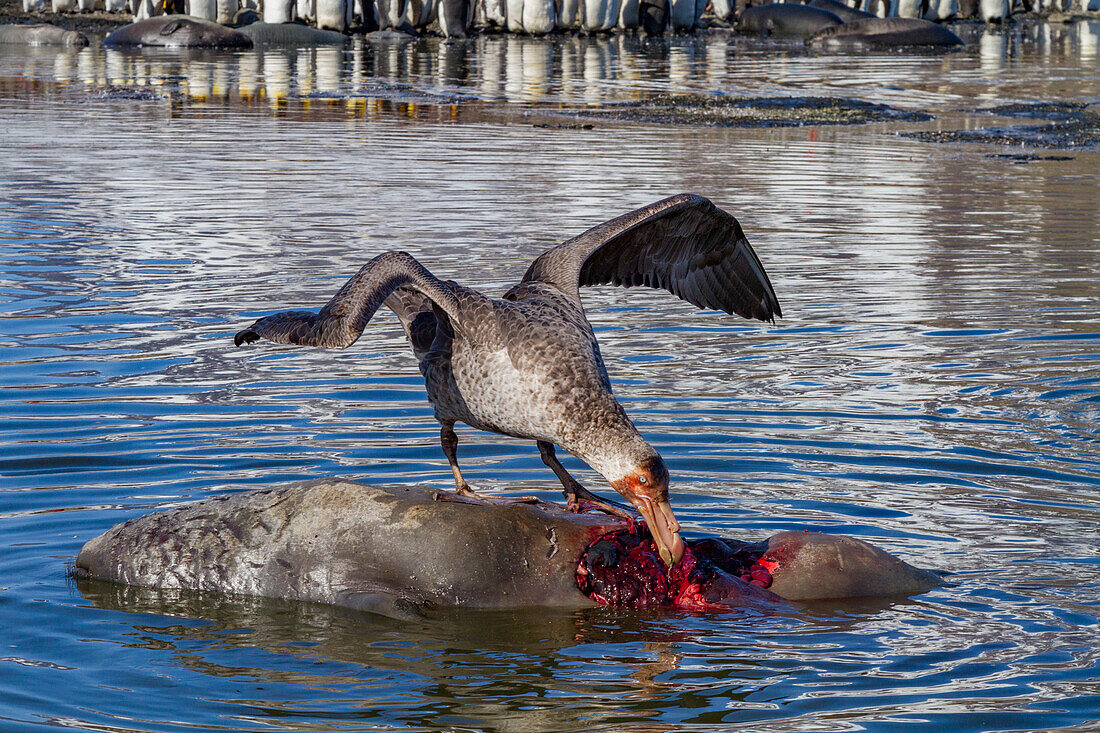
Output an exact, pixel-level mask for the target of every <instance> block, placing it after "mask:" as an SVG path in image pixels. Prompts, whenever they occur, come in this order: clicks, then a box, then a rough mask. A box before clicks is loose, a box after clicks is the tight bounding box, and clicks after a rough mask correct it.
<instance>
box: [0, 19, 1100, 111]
mask: <svg viewBox="0 0 1100 733" xmlns="http://www.w3.org/2000/svg"><path fill="white" fill-rule="evenodd" d="M970 41H971V46H970V47H969V48H968V49H966V50H964V51H962V52H958V53H949V54H939V55H936V54H925V55H914V56H906V55H904V54H889V55H874V54H871V55H866V56H823V55H814V54H808V53H807V52H806V51H805V50H803V49H801V48H800V47H797V46H790V47H786V46H785V47H783V49H782V51H781V52H779V53H776V52H774V49H773V50H772V51H771V52H770V53H764V51H762V50H760V49H758V48H754V45H753V44H759V43H762V42H760V41H755V40H753V39H746V38H741V37H730V36H726V35H722V34H709V35H702V36H696V37H686V36H675V37H671V38H668V39H642V38H639V37H636V36H632V35H629V34H621V35H614V36H591V37H581V36H567V37H561V38H528V37H519V36H499V35H482V36H478V37H475V38H472V39H468V40H467V41H464V42H444V41H441V40H440V39H436V38H421V39H405V40H399V41H393V42H389V41H384V42H364V41H357V42H356V43H355V44H353V45H352V46H351V47H349V48H336V47H323V48H318V49H309V48H304V49H262V50H253V51H248V52H239V53H230V54H215V53H201V52H177V53H172V52H165V51H163V50H161V51H152V50H150V51H147V52H135V51H126V52H122V51H117V50H104V49H103V48H102V47H99V46H95V45H93V46H91V47H88V48H86V49H83V50H82V51H80V52H79V53H72V52H63V53H59V52H57V51H52V52H46V51H40V52H38V53H39V54H40V55H39V56H37V57H33V58H29V59H28V58H26V57H13V56H7V57H3V58H6V59H7V63H9V64H12V63H14V64H17V65H19V67H20V68H19V73H21V74H23V75H29V76H31V77H35V76H37V77H48V78H51V79H54V80H57V81H68V80H80V81H81V82H83V84H84V85H85V87H86V88H88V89H100V88H102V87H104V86H115V87H141V86H152V87H160V88H163V89H164V90H165V92H166V93H169V94H174V93H175V92H176V91H179V93H180V94H182V95H183V96H184V97H190V98H192V99H193V100H195V101H203V102H206V103H209V102H211V101H212V100H230V101H231V100H235V99H243V100H245V101H248V100H252V99H255V98H256V96H257V95H258V94H260V93H263V94H265V95H266V96H268V97H269V98H270V100H271V102H272V104H273V105H274V108H275V109H279V110H282V109H283V108H284V107H285V106H286V103H287V102H289V101H290V100H294V99H298V98H303V97H310V96H312V95H314V94H321V95H324V96H334V95H339V96H346V97H371V96H376V95H378V94H380V93H382V94H386V95H388V96H390V97H392V96H393V94H392V93H390V92H388V91H387V90H385V89H382V88H380V84H382V83H384V82H390V83H393V84H395V85H398V86H397V87H395V90H398V89H406V90H408V89H410V88H411V89H412V90H415V91H417V92H420V91H424V92H428V93H435V94H454V93H459V94H466V95H471V94H472V95H473V96H474V97H475V98H478V99H481V100H492V99H501V98H503V99H505V100H507V101H512V102H518V103H524V104H527V103H538V102H558V103H570V102H572V103H577V102H580V103H585V104H589V105H601V104H604V103H608V102H616V101H628V100H637V99H640V98H644V96H645V95H646V94H651V93H654V92H692V91H708V92H711V91H726V92H736V93H743V94H750V95H752V94H757V95H758V94H768V95H784V94H799V95H804V94H807V93H814V94H839V95H856V96H859V97H860V98H864V99H868V100H869V101H877V102H883V103H887V104H893V105H898V106H901V107H906V108H927V109H934V108H936V107H937V106H943V107H947V108H955V109H957V108H959V107H960V106H963V105H965V104H968V103H969V102H971V100H973V99H974V98H981V99H983V100H988V101H990V102H993V101H995V100H997V99H1000V98H1002V95H1003V94H1005V93H1006V90H1007V89H1009V88H1010V87H1011V86H1012V85H1013V84H1015V83H1023V82H1024V81H1026V82H1027V83H1029V84H1033V85H1037V86H1036V93H1037V94H1039V96H1041V91H1042V90H1041V87H1042V86H1043V85H1057V86H1058V87H1059V90H1061V89H1062V88H1064V87H1065V86H1066V84H1074V83H1079V84H1081V85H1083V86H1082V89H1081V94H1080V96H1082V97H1086V98H1087V97H1089V96H1090V94H1089V92H1090V86H1089V85H1090V84H1091V82H1092V75H1091V72H1090V69H1091V67H1092V66H1094V61H1095V59H1096V56H1097V53H1098V51H1100V22H1098V21H1087V22H1080V23H1076V24H1073V25H1070V26H1067V27H1065V28H1060V27H1054V26H1051V25H1049V24H1023V25H1017V26H1013V27H1011V28H1008V29H1001V28H996V29H994V28H985V27H983V28H981V29H975V30H974V32H973V33H972V37H970ZM1036 55H1038V57H1039V58H1041V59H1042V61H1041V62H1040V63H1029V64H1027V65H1020V64H1019V63H1017V61H1018V59H1021V58H1027V59H1035V58H1036ZM1017 74H1019V75H1020V77H1019V78H1018V79H1016V75H1017ZM947 79H950V82H948V81H947ZM959 82H965V84H960V83H959ZM1092 96H1095V93H1093V94H1092Z"/></svg>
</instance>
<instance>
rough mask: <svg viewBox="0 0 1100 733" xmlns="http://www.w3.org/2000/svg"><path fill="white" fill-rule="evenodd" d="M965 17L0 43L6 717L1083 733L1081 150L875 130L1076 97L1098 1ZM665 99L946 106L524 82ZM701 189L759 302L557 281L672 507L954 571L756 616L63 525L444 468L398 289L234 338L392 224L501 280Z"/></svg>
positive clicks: (1099, 592) (328, 284)
mask: <svg viewBox="0 0 1100 733" xmlns="http://www.w3.org/2000/svg"><path fill="white" fill-rule="evenodd" d="M967 33H968V34H969V35H968V40H969V41H971V43H970V46H969V47H968V48H967V49H966V50H965V51H963V52H961V53H957V54H951V55H948V56H942V55H933V56H927V55H906V54H886V55H882V56H870V57H854V58H839V59H838V58H836V57H832V56H812V55H806V54H805V53H804V52H803V51H801V50H800V49H798V48H797V47H795V46H792V45H790V44H786V45H785V44H782V43H772V42H749V41H745V40H744V39H737V40H733V41H730V40H728V39H726V37H725V36H722V35H720V34H711V35H708V36H703V37H700V38H697V39H674V40H672V41H669V42H665V43H658V44H651V45H648V46H643V45H639V44H637V43H636V42H628V41H626V40H623V39H597V40H591V41H579V40H566V41H562V40H549V41H532V40H520V39H504V38H499V37H495V38H482V39H478V40H477V41H472V42H470V43H468V44H458V45H455V44H444V43H440V42H439V41H438V40H428V41H423V42H417V43H410V44H404V45H397V46H392V45H380V46H370V45H366V46H356V47H355V48H353V49H351V50H349V51H348V52H346V53H340V52H331V53H330V52H329V51H322V50H317V51H300V52H294V54H290V55H287V54H285V53H271V52H269V53H267V54H260V53H252V52H250V53H243V54H235V55H229V56H217V55H215V56H201V55H200V56H197V57H164V56H155V55H154V56H148V57H145V56H123V55H117V54H107V53H105V52H104V51H103V50H102V49H99V48H89V49H86V50H85V51H82V52H80V53H79V54H75V55H66V54H61V55H58V54H53V53H46V52H42V51H38V52H35V53H34V54H31V55H15V54H13V53H10V52H4V54H3V55H0V131H2V132H0V136H2V141H3V151H4V154H3V155H2V156H0V257H2V265H0V364H2V365H3V368H2V370H0V380H2V384H0V400H2V403H0V404H2V415H3V421H2V422H0V481H2V486H0V548H3V549H2V552H0V620H2V624H0V628H2V629H3V631H2V633H0V729H2V730H5V731H7V730H12V731H20V730H30V729H39V728H47V727H75V728H84V729H96V730H117V731H132V730H141V731H145V730H152V731H189V730H208V729H209V730H256V731H260V730H264V731H267V730H341V731H343V730H451V731H466V730H493V731H520V730H524V731H570V730H606V731H618V730H644V731H658V730H659V731H666V730H683V731H710V730H722V731H725V730H752V729H758V728H763V727H767V728H769V729H781V730H814V731H825V730H837V731H847V730H897V729H908V728H912V729H924V730H940V729H943V728H947V727H950V728H952V729H954V730H958V731H976V730H1051V729H1059V728H1064V729H1074V730H1087V729H1097V728H1100V713H1098V712H1097V711H1098V710H1100V693H1098V692H1097V684H1096V680H1097V679H1098V678H1100V665H1098V657H1100V652H1098V647H1100V645H1098V639H1100V633H1098V632H1100V626H1098V620H1097V617H1098V604H1100V553H1098V550H1097V547H1098V541H1097V540H1098V531H1097V527H1098V520H1100V499H1098V496H1100V318H1098V315H1097V314H1098V312H1100V310H1098V306H1100V285H1098V284H1097V279H1096V277H1097V272H1100V207H1098V206H1097V201H1098V199H1097V195H1096V191H1097V184H1098V182H1100V181H1098V177H1097V170H1100V165H1098V164H1100V154H1098V153H1097V152H1095V151H1089V150H1072V151H1069V152H1064V153H1061V154H1060V156H1061V157H1063V158H1068V159H1057V158H1056V157H1052V156H1053V154H1052V153H1051V152H1050V151H1042V150H1039V151H1028V150H1023V151H1021V150H1020V149H1018V148H1012V149H1005V148H1001V147H997V146H983V145H976V144H971V145H936V144H932V143H925V142H920V141H917V140H912V139H908V138H904V137H899V136H897V135H896V134H894V133H895V132H898V131H902V130H909V129H941V128H942V129H955V128H957V127H961V126H976V125H979V124H992V122H991V121H990V120H988V119H986V118H987V117H988V115H983V113H981V112H976V111H975V109H976V108H981V107H990V106H995V105H996V104H1001V103H1007V102H1014V101H1028V100H1059V99H1060V100H1069V101H1088V100H1096V99H1098V98H1100V80H1098V79H1100V77H1097V75H1096V69H1097V41H1096V39H1097V38H1100V25H1097V24H1083V23H1082V24H1076V25H1073V26H1064V27H1063V26H1045V25H1036V26H1032V27H1029V28H1027V29H1025V30H1024V31H1020V32H1013V33H1009V34H1000V33H997V32H985V33H983V32H982V30H981V29H980V28H978V27H972V28H970V29H968V30H967ZM1090 34H1091V35H1090ZM669 90H676V91H680V90H699V91H706V90H724V91H728V92H733V93H737V94H749V95H756V94H767V95H774V94H807V93H815V94H817V93H819V94H834V95H836V94H840V95H843V96H855V97H859V98H862V99H868V100H870V101H878V102H884V103H889V104H895V105H898V106H901V107H904V108H907V109H922V110H926V111H930V112H931V113H933V114H934V115H936V120H934V121H932V122H928V123H889V124H885V123H884V124H875V125H867V126H856V127H815V128H812V129H805V128H795V129H767V128H757V129H722V128H718V129H711V128H670V127H660V126H656V125H641V124H636V125H630V124H622V125H611V124H602V123H601V124H596V125H595V127H594V129H591V130H586V129H583V128H578V127H577V126H575V125H573V124H572V123H571V122H570V121H569V120H568V118H567V119H566V121H565V123H562V120H561V119H559V118H553V117H545V116H544V114H543V113H544V112H545V111H547V108H548V107H549V108H554V107H558V106H560V105H562V104H566V105H571V104H603V103H605V102H611V101H622V100H629V99H635V98H644V96H645V95H646V94H649V93H651V92H654V91H657V92H660V91H669ZM547 121H549V122H550V123H551V124H555V125H557V124H559V123H562V124H564V125H565V126H564V127H550V128H545V127H537V126H536V125H537V124H543V123H546V122H547ZM1005 152H1009V153H1014V154H1015V153H1020V152H1025V153H1034V154H1035V155H1036V156H1037V158H1038V159H1033V160H1031V161H1030V162H1024V163H1023V164H1021V163H1020V162H1019V161H1017V160H1013V159H1010V158H1005V157H997V155H996V154H1001V153H1005ZM684 190H691V191H697V192H699V193H702V194H705V195H707V196H709V197H711V198H712V199H714V200H715V201H716V202H717V203H718V204H719V205H721V206H723V207H724V208H726V209H728V210H730V211H731V212H733V213H734V214H735V215H737V216H738V218H739V219H740V221H741V223H742V225H743V226H744V228H745V231H746V233H747V235H748V237H749V239H750V241H751V242H752V243H753V244H754V246H755V247H756V249H757V251H758V253H759V254H760V257H761V259H762V260H763V262H764V263H765V265H766V267H767V269H768V271H769V273H770V274H771V276H772V280H773V282H774V283H775V287H776V290H777V292H778V294H779V297H780V300H781V302H782V304H783V311H784V316H785V317H784V318H783V319H782V320H780V321H779V322H778V323H777V324H776V325H774V326H772V325H767V324H758V323H750V322H747V321H741V320H739V319H734V318H730V317H727V316H724V315H722V314H716V313H699V312H697V311H695V310H694V309H693V308H691V307H690V306H688V305H686V304H684V303H680V302H679V301H676V300H675V299H674V298H672V297H671V296H668V295H667V294H661V293H650V292H642V291H625V290H615V289H611V288H602V289H591V290H590V291H589V292H586V293H585V294H584V297H585V302H586V306H587V308H588V313H589V317H590V319H591V321H592V322H593V324H594V326H595V327H596V329H597V331H598V334H599V337H600V341H601V345H602V348H603V353H604V356H605V359H606V361H607V364H608V369H609V372H610V373H611V375H612V379H613V381H614V384H615V389H616V392H617V394H618V395H619V398H620V400H621V401H622V402H623V403H624V405H626V407H627V409H628V411H629V412H630V414H631V415H632V416H633V417H634V419H635V421H636V423H637V424H638V426H639V428H640V429H641V430H642V432H643V433H644V434H645V435H646V436H647V437H648V438H650V439H651V440H652V442H653V443H654V444H655V445H656V446H657V448H658V449H659V450H660V451H661V453H662V454H663V455H664V456H665V458H666V460H667V461H668V463H669V466H670V468H671V471H672V475H673V486H672V489H673V497H674V505H675V506H676V509H677V515H678V516H679V517H680V519H681V521H682V522H683V523H684V525H685V528H686V531H688V532H689V533H692V534H696V535H701V534H722V535H727V536H736V537H741V538H747V539H756V538H762V537H766V536H768V535H769V534H772V533H774V532H776V531H778V530H783V529H803V528H808V529H821V530H824V531H829V532H842V533H848V534H853V535H858V536H860V537H863V538H865V539H868V540H870V541H872V542H874V543H875V544H877V545H880V546H882V547H884V548H886V549H888V550H890V551H891V552H894V553H895V554H897V555H899V556H901V557H903V558H905V559H906V560H908V561H909V562H912V563H914V564H917V565H920V566H923V567H928V568H932V569H937V570H945V571H950V572H952V573H953V575H952V576H951V579H952V581H953V583H952V584H951V585H948V586H945V587H943V588H940V589H937V590H934V591H932V592H929V593H926V594H924V595H920V596H917V597H914V598H912V599H908V600H902V599H893V600H865V601H847V602H835V603H831V604H813V605H807V606H803V607H799V608H798V610H797V612H796V613H790V614H787V613H784V614H777V615H773V616H759V615H755V614H748V613H735V614H725V615H712V614H703V615H689V614H681V613H675V614H664V615H640V614H631V613H622V612H616V611H611V610H607V609H596V610H588V611H560V612H553V611H546V610H537V611H517V612H494V613H483V612H469V613H456V614H453V615H447V616H445V617H443V618H437V619H433V620H432V621H430V622H428V621H426V622H423V623H413V624H409V623H407V622H403V623H399V622H395V621H389V620H385V619H380V618H375V617H371V616H365V615H359V614H355V613H351V612H348V611H342V610H337V609H331V608H326V607H323V606H310V605H300V604H291V603H286V602H278V601H262V600H258V599H248V598H211V597H203V598H174V599H165V598H158V597H156V596H154V595H150V594H148V593H144V592H142V591H140V590H136V589H124V588H116V587H113V586H101V585H91V586H82V587H79V588H78V587H76V586H75V585H74V584H73V583H72V582H71V581H69V580H68V578H67V575H66V571H67V567H68V565H69V564H70V563H71V561H72V559H73V557H74V556H75V554H76V552H77V551H78V549H79V548H80V546H81V545H82V544H83V543H84V542H86V541H87V540H89V539H91V538H92V537H94V536H96V535H98V534H99V533H101V532H103V531H104V530H106V529H107V528H109V527H110V526H112V525H113V524H115V523H117V522H119V521H122V520H124V519H126V518H130V517H134V516H138V515H141V514H145V513H147V512H149V511H151V510H154V509H158V508H163V507H167V506H172V505H174V504H177V503H179V502H183V501H188V500H192V499H200V498H203V497H208V496H214V495H219V494H224V493H226V492H233V491H241V490H246V489H250V488H256V487H261V486H272V485H277V484H281V483H284V482H289V481H294V480H299V479H306V478H315V477H318V476H343V477H350V478H354V479H358V480H363V481H367V482H374V483H389V482H427V483H431V484H433V485H438V486H443V487H446V486H448V485H449V483H450V471H449V469H448V467H447V464H446V461H445V460H444V458H443V455H442V453H441V451H440V450H439V446H438V426H437V424H436V423H435V422H434V421H433V419H432V416H431V410H430V407H429V405H428V404H427V401H426V399H425V398H424V395H423V387H422V383H421V382H420V380H419V377H418V375H417V372H416V369H415V364H414V362H413V359H412V357H411V355H410V354H408V353H407V351H406V347H404V346H403V343H402V337H401V333H400V329H399V327H398V325H397V323H396V320H395V319H393V318H392V316H389V315H386V316H380V317H379V319H378V321H377V322H376V323H372V324H371V326H370V327H369V329H368V331H367V332H366V333H365V334H364V337H363V338H362V339H361V340H360V341H359V342H358V343H357V344H356V345H355V346H354V347H352V348H350V349H348V350H346V351H343V352H328V351H312V350H298V349H293V348H288V347H275V346H271V345H262V346H254V347H252V348H249V349H234V348H233V346H232V341H231V337H232V334H233V333H234V332H235V331H237V330H238V329H239V328H241V327H242V326H243V325H247V324H248V323H250V322H251V320H252V319H253V318H255V317H256V316H258V315H261V314H264V313H268V312H271V311H273V310H279V309H284V308H291V307H315V306H317V305H319V304H321V303H323V302H324V301H325V300H326V299H327V298H328V297H329V296H330V295H331V293H332V292H333V291H335V289H336V288H337V287H338V286H339V285H340V284H341V283H342V282H343V280H344V279H345V278H346V277H347V276H348V275H349V274H350V273H351V272H354V270H355V269H357V268H358V267H359V266H360V265H361V264H362V263H363V262H364V261H366V260H367V259H368V258H369V257H371V256H372V255H374V254H377V253H378V252H381V251H384V250H386V249H391V248H401V249H406V250H408V251H410V252H412V253H413V254H414V255H416V256H417V257H418V258H420V259H421V260H422V261H423V262H424V263H425V264H426V265H427V266H428V267H429V268H430V269H431V270H432V271H433V272H435V273H436V274H438V275H440V276H442V277H446V278H453V279H456V280H459V281H461V282H463V283H467V284H471V285H476V286H480V287H484V288H485V289H486V290H488V291H491V292H497V293H499V292H501V291H502V290H503V289H504V288H505V287H506V286H507V285H508V284H510V283H511V282H514V280H515V279H516V278H517V277H518V276H519V275H520V274H521V273H522V272H523V270H524V269H525V268H526V265H527V263H528V262H529V261H530V260H531V259H532V258H533V257H534V256H535V255H536V254H538V253H539V252H540V251H541V250H542V249H544V248H545V247H548V246H551V245H552V244H555V243H557V242H558V241H561V240H562V239H564V238H566V237H568V236H572V235H573V234H576V233H578V232H580V231H582V230H583V229H584V228H586V227H588V226H591V225H593V224H595V223H598V222H600V221H602V220H604V219H606V218H610V217H612V216H615V215H618V214H620V213H623V212H625V211H627V210H629V209H632V208H634V207H636V206H639V205H642V204H645V203H648V202H650V201H652V200H656V199H658V198H661V197H663V196H666V195H669V194H671V193H675V192H679V191H684ZM460 441H461V443H460V447H459V451H460V459H461V461H462V464H463V466H464V472H465V475H466V477H467V478H468V479H469V480H470V481H471V482H472V483H474V484H475V485H476V486H477V487H478V488H479V489H481V490H486V491H490V492H510V491H515V492H520V491H523V492H525V493H529V492H530V491H532V490H534V491H536V492H537V493H539V494H540V495H542V496H544V497H545V498H554V497H555V496H556V495H557V488H556V486H557V485H556V482H555V480H554V478H553V476H552V475H551V474H550V473H549V471H547V470H546V468H545V467H544V466H543V465H542V462H541V460H540V459H539V455H538V451H537V450H536V449H535V447H534V446H533V445H530V444H526V443H524V442H521V441H515V440H511V439H508V438H504V437H501V436H496V435H490V434H485V433H478V432H475V431H471V430H466V431H464V432H461V433H460ZM566 466H567V467H568V468H569V469H570V470H571V471H572V472H574V474H575V475H577V476H579V477H580V478H581V479H582V480H583V481H584V482H585V483H586V484H587V485H589V486H591V487H594V488H598V487H599V486H600V481H599V479H598V477H597V476H596V475H595V474H593V473H592V472H591V471H589V470H588V469H587V468H586V467H585V466H583V465H582V464H581V463H579V462H578V461H576V460H574V459H571V458H570V459H568V460H567V461H566Z"/></svg>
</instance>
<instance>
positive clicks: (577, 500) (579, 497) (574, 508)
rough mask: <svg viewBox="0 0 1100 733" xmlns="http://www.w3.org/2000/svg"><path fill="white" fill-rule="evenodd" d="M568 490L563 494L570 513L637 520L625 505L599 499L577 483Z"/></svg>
mask: <svg viewBox="0 0 1100 733" xmlns="http://www.w3.org/2000/svg"><path fill="white" fill-rule="evenodd" d="M570 488H571V489H572V491H570V490H569V489H566V490H565V491H564V492H563V493H564V494H565V499H566V502H565V508H566V509H567V510H569V511H571V512H576V513H577V514H583V513H584V512H591V511H601V512H603V513H604V514H610V515H611V516H613V517H620V518H622V519H628V520H630V521H634V520H635V519H637V517H636V516H635V514H634V512H633V511H632V510H631V508H630V507H628V506H627V505H626V504H620V503H619V502H617V501H611V500H609V499H601V498H600V497H598V496H596V495H595V494H593V493H592V492H591V491H589V490H588V489H586V488H584V487H583V486H581V485H580V484H578V483H574V484H573V486H571V487H570Z"/></svg>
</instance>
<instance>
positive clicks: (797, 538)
mask: <svg viewBox="0 0 1100 733" xmlns="http://www.w3.org/2000/svg"><path fill="white" fill-rule="evenodd" d="M761 560H763V561H766V562H769V563H775V564H776V567H775V569H774V570H772V571H771V575H772V584H771V585H770V586H769V587H768V590H770V591H771V592H772V593H775V594H776V595H779V596H782V597H783V598H786V599H787V600H789V601H808V600H827V599H834V598H857V597H869V596H880V597H881V596H902V595H913V594H915V593H923V592H924V591H926V590H929V589H930V588H934V587H935V586H937V585H940V583H941V581H940V578H939V576H937V575H936V574H935V573H932V572H929V571H927V570H921V569H920V568H915V567H913V566H912V565H910V564H908V563H906V562H903V561H902V560H899V559H898V558H896V557H894V556H893V555H891V554H890V553H888V552H886V551H885V550H881V549H879V548H877V547H875V546H873V545H869V544H867V543H866V542H863V541H862V540H857V539H855V538H854V537H845V536H844V535H827V534H821V533H820V532H780V533H779V534H777V535H774V536H772V537H769V538H768V540H767V550H766V551H765V552H764V554H763V555H762V556H761Z"/></svg>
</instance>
